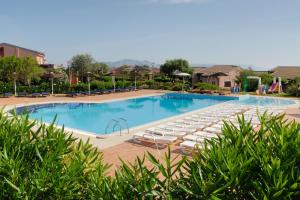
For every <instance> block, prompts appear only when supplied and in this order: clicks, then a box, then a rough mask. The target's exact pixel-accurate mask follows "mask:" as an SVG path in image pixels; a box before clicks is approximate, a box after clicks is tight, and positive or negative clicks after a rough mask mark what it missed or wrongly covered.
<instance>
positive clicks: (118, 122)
mask: <svg viewBox="0 0 300 200" xmlns="http://www.w3.org/2000/svg"><path fill="white" fill-rule="evenodd" d="M121 122H122V123H123V124H125V125H126V128H127V134H129V126H128V122H127V120H126V119H124V118H122V117H120V118H119V119H111V120H110V121H109V122H108V124H107V125H106V127H105V134H107V131H108V129H109V128H111V127H112V128H113V132H115V128H116V127H117V126H118V127H119V131H120V136H121V135H122V123H121Z"/></svg>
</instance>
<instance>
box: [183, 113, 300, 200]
mask: <svg viewBox="0 0 300 200" xmlns="http://www.w3.org/2000/svg"><path fill="white" fill-rule="evenodd" d="M239 121H240V126H239V127H235V126H233V125H230V124H225V127H224V129H223V136H222V137H219V138H218V139H214V140H211V141H207V143H206V145H205V148H204V149H203V150H201V151H198V153H197V154H195V155H194V157H193V159H190V160H188V161H187V162H186V165H185V168H184V169H185V170H184V171H183V172H185V173H184V175H182V177H181V178H180V179H179V185H180V188H182V191H181V194H182V196H183V197H185V198H190V199H299V198H300V170H299V167H300V150H299V148H300V135H299V131H300V126H299V124H297V123H295V122H289V123H287V122H286V121H284V120H283V116H277V117H275V118H271V119H269V118H267V116H266V114H264V115H263V116H262V117H261V123H262V125H261V127H260V129H259V130H258V131H257V132H255V131H254V130H253V128H252V126H251V124H250V123H249V122H245V120H244V119H243V118H240V119H239Z"/></svg>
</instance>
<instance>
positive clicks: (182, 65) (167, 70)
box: [160, 59, 193, 76]
mask: <svg viewBox="0 0 300 200" xmlns="http://www.w3.org/2000/svg"><path fill="white" fill-rule="evenodd" d="M176 70H178V71H180V72H185V73H190V74H191V73H192V71H193V70H192V68H190V66H189V63H188V61H187V60H184V59H173V60H167V61H166V62H165V63H164V64H163V65H161V66H160V71H161V72H162V73H164V74H166V75H167V76H172V75H173V73H174V71H176Z"/></svg>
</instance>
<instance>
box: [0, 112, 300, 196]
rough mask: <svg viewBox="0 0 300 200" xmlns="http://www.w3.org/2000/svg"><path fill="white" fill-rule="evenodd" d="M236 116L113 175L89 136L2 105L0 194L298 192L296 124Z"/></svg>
mask: <svg viewBox="0 0 300 200" xmlns="http://www.w3.org/2000/svg"><path fill="white" fill-rule="evenodd" d="M239 122H240V123H239V124H240V125H239V126H238V127H236V126H234V125H232V124H225V126H224V128H223V135H222V136H221V137H219V138H216V139H212V140H210V141H206V142H205V148H204V149H201V150H198V151H197V152H195V153H194V154H193V156H192V157H190V158H186V157H181V156H180V155H179V154H177V157H176V156H174V155H176V154H175V153H172V154H171V152H170V150H169V151H168V152H167V153H166V154H165V156H164V157H163V158H160V159H158V158H157V157H156V156H154V155H152V154H150V153H147V154H146V155H145V156H144V157H141V158H137V159H136V160H135V162H134V163H131V164H129V163H126V162H124V161H122V164H121V166H120V167H119V169H118V170H116V171H115V174H114V176H113V177H110V176H108V175H107V174H106V172H107V171H108V170H109V166H108V165H107V164H104V163H103V158H102V154H101V153H100V152H98V151H97V150H96V149H95V148H92V146H91V145H90V144H88V143H83V142H81V141H75V139H74V138H73V137H71V136H68V135H66V134H65V133H64V131H63V130H58V129H55V128H54V125H53V124H52V125H50V126H47V127H46V126H44V125H38V124H37V123H36V122H30V121H29V119H28V117H27V116H26V115H25V116H22V117H20V118H17V117H16V116H13V117H10V118H9V117H7V116H5V115H4V114H3V113H0V199H124V200H125V199H299V198H300V192H299V191H300V170H299V167H300V135H299V131H300V126H299V124H297V123H295V122H286V121H284V120H283V116H277V117H273V118H268V117H267V116H266V114H264V115H263V116H261V123H262V126H261V127H260V129H259V130H257V131H254V130H253V128H252V126H251V124H250V123H249V122H246V121H245V120H244V119H243V118H240V119H239ZM171 155H172V156H171ZM178 156H180V157H178ZM146 162H147V164H146ZM149 163H150V164H149Z"/></svg>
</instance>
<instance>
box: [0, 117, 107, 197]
mask: <svg viewBox="0 0 300 200" xmlns="http://www.w3.org/2000/svg"><path fill="white" fill-rule="evenodd" d="M33 128H34V129H35V131H32V129H33ZM101 160H102V154H101V153H99V152H97V150H96V149H95V148H92V146H91V145H90V144H88V143H82V142H79V143H74V138H72V137H71V136H67V135H66V134H65V133H64V131H63V130H58V129H55V128H54V126H53V125H50V126H48V127H46V126H44V125H40V126H37V124H36V123H35V122H30V121H29V120H28V117H26V116H25V117H24V116H23V117H21V119H18V118H16V117H12V118H8V117H6V116H4V115H3V114H1V115H0V199H74V198H78V199H80V198H83V197H84V196H85V195H86V194H85V193H86V188H87V180H89V177H91V176H92V175H93V174H95V173H96V174H97V177H98V178H99V179H104V176H105V173H106V171H107V169H108V166H107V165H104V164H102V161H101Z"/></svg>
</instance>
